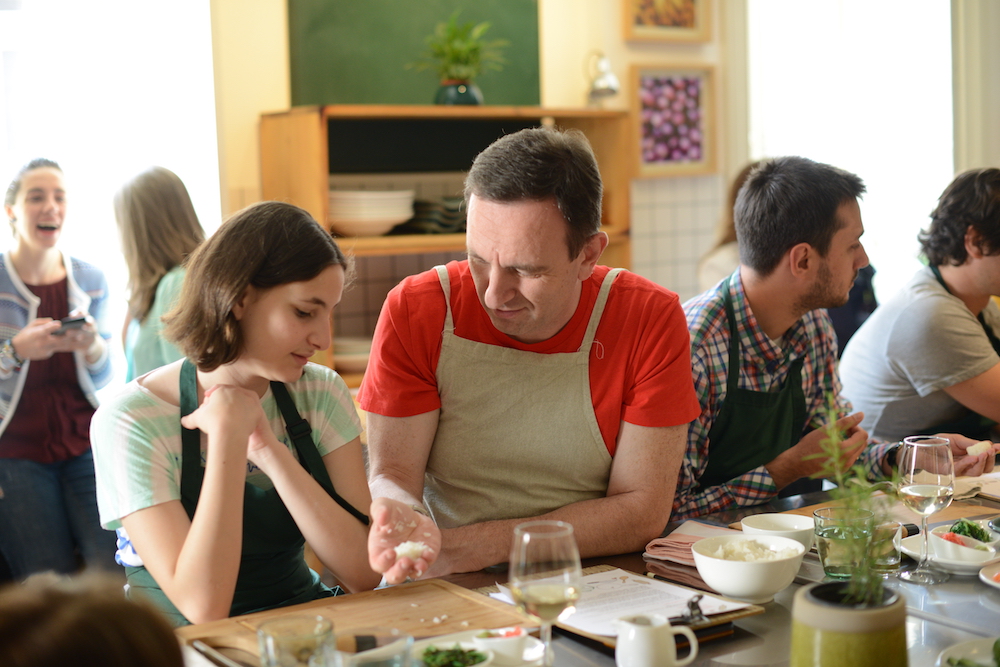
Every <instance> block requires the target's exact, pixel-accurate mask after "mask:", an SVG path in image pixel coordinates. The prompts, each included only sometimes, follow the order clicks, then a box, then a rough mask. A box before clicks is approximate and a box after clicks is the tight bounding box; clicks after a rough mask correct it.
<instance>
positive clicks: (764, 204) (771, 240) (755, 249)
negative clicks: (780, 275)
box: [734, 156, 865, 276]
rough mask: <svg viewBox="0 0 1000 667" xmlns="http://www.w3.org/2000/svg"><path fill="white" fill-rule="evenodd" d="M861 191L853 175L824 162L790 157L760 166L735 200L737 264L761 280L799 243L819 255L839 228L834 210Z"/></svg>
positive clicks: (765, 162) (858, 180)
mask: <svg viewBox="0 0 1000 667" xmlns="http://www.w3.org/2000/svg"><path fill="white" fill-rule="evenodd" d="M864 192H865V184H864V182H862V180H861V179H860V178H859V177H857V176H856V175H854V174H852V173H850V172H847V171H844V170H843V169H838V168H837V167H832V166H830V165H828V164H823V163H820V162H814V161H812V160H809V159H807V158H804V157H794V156H793V157H779V158H774V159H773V160H766V161H764V162H762V163H761V164H760V165H759V166H758V167H757V168H756V169H754V170H753V171H752V172H751V173H750V176H749V177H748V178H747V181H746V183H744V184H743V187H742V188H740V193H739V195H738V196H737V197H736V207H735V210H734V218H735V222H736V238H737V240H738V242H739V248H740V263H741V264H743V265H745V266H748V267H750V268H751V269H753V270H754V271H756V272H757V273H759V274H760V275H762V276H767V275H770V274H771V273H772V272H773V271H774V269H775V268H777V266H778V263H779V262H780V261H781V258H782V257H783V256H784V255H785V253H786V252H788V251H789V250H790V249H791V248H793V247H794V246H796V245H798V244H800V243H808V244H809V245H811V246H812V247H813V248H815V249H816V250H817V252H819V254H820V256H822V257H825V256H826V253H827V252H828V251H829V250H830V242H831V241H832V240H833V236H834V234H836V233H837V230H839V229H840V228H841V227H842V226H843V222H842V221H841V220H840V219H839V218H838V217H837V209H839V208H840V206H841V205H842V204H844V203H846V202H850V201H855V200H857V199H858V198H859V197H860V196H861V195H862V194H863V193H864Z"/></svg>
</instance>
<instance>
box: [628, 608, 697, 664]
mask: <svg viewBox="0 0 1000 667" xmlns="http://www.w3.org/2000/svg"><path fill="white" fill-rule="evenodd" d="M616 624H617V625H618V640H617V643H616V645H615V664H616V665H618V667H683V666H684V665H687V664H689V663H690V662H691V661H692V660H694V659H695V658H697V657H698V640H697V638H695V636H694V632H693V631H692V630H691V628H689V627H687V626H679V627H676V628H675V627H673V626H671V625H670V619H668V618H667V617H666V616H662V615H660V614H640V615H638V616H629V617H626V618H619V619H618V620H617V621H616ZM676 634H682V635H684V636H685V637H687V639H688V642H689V643H690V645H691V650H690V653H689V654H688V656H687V657H686V658H684V660H682V661H680V662H678V661H677V647H676V645H675V644H674V635H676Z"/></svg>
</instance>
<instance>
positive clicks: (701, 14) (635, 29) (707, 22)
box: [621, 0, 712, 42]
mask: <svg viewBox="0 0 1000 667" xmlns="http://www.w3.org/2000/svg"><path fill="white" fill-rule="evenodd" d="M621 2H622V6H623V8H624V13H625V15H624V20H623V22H622V25H624V26H625V40H626V41H650V42H707V41H709V40H710V39H711V37H712V34H711V26H712V21H711V11H712V0H621Z"/></svg>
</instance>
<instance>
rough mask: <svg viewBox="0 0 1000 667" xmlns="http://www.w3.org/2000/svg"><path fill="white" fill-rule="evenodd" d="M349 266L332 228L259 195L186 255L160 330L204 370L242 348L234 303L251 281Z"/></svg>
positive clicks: (304, 276)
mask: <svg viewBox="0 0 1000 667" xmlns="http://www.w3.org/2000/svg"><path fill="white" fill-rule="evenodd" d="M330 266H343V267H344V271H345V273H346V275H345V278H344V284H345V286H346V285H347V284H348V283H349V281H350V277H351V275H352V271H351V269H352V265H351V263H350V261H349V260H348V258H347V257H345V256H344V253H343V252H342V251H341V250H340V247H339V246H337V244H336V242H335V241H334V240H333V237H332V236H331V235H330V232H328V231H327V230H325V229H323V227H321V226H320V225H319V223H317V222H316V221H315V220H314V219H313V217H312V216H311V215H309V213H307V212H306V211H304V210H303V209H301V208H299V207H298V206H293V205H291V204H285V203H283V202H274V201H269V202H260V203H258V204H252V205H250V206H248V207H246V208H244V209H243V210H241V211H237V212H236V213H234V214H233V215H232V217H230V218H229V219H228V220H226V221H225V222H223V223H222V226H220V227H219V229H218V231H216V232H215V234H213V235H212V236H211V237H210V238H209V239H208V240H207V241H205V242H204V243H202V244H201V245H200V246H199V247H198V249H197V250H195V251H194V253H192V254H191V257H190V258H189V259H188V262H187V272H186V273H185V275H184V287H183V288H182V289H181V295H180V297H179V299H178V302H177V306H176V307H175V308H174V309H173V310H172V311H171V312H170V313H168V314H167V315H165V316H164V317H163V321H164V322H165V324H166V328H165V329H164V331H163V335H164V336H165V337H166V338H167V340H169V341H171V342H173V343H174V344H175V345H176V346H177V347H178V349H180V350H181V351H182V352H183V353H184V355H185V356H186V357H187V358H188V359H190V360H191V361H192V362H193V363H194V364H195V366H197V367H198V369H199V370H201V371H213V370H215V369H216V368H218V367H219V366H222V365H223V364H228V363H229V362H231V361H234V360H235V359H236V358H237V357H238V356H239V355H240V353H241V352H242V351H243V334H242V331H241V330H240V323H239V321H238V320H237V319H236V317H235V316H234V315H233V306H234V305H235V304H236V303H237V302H238V301H239V300H240V299H241V298H242V297H243V295H244V293H245V292H246V290H247V288H248V287H253V288H255V289H258V290H268V289H271V288H273V287H278V286H279V285H286V284H288V283H296V282H303V281H306V280H312V279H313V278H315V277H316V276H318V275H319V274H320V273H321V272H322V271H323V270H324V269H326V268H327V267H330Z"/></svg>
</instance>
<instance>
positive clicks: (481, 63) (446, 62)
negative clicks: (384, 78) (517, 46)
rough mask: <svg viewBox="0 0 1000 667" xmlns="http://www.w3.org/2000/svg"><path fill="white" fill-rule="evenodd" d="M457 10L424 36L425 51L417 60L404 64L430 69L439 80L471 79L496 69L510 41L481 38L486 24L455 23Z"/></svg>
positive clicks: (486, 28) (500, 63)
mask: <svg viewBox="0 0 1000 667" xmlns="http://www.w3.org/2000/svg"><path fill="white" fill-rule="evenodd" d="M458 14H459V10H455V12H454V13H453V14H452V15H451V17H450V18H449V19H448V22H447V23H439V24H438V25H437V28H436V29H435V30H434V34H433V35H430V36H429V37H427V39H426V40H425V41H426V43H427V51H426V52H425V53H424V54H423V56H422V58H421V60H419V61H418V62H415V63H410V64H408V65H407V66H406V67H407V68H413V69H415V70H417V71H421V70H427V69H433V70H435V71H436V72H437V74H438V77H439V78H440V79H441V80H442V81H446V80H456V81H472V80H473V79H475V78H476V77H478V76H479V75H480V74H482V73H484V72H487V71H490V70H493V71H497V72H498V71H500V70H501V69H503V66H504V65H505V64H506V63H507V61H506V60H505V59H504V57H503V47H505V46H507V45H509V44H510V42H508V41H507V40H505V39H493V40H487V39H483V33H485V32H486V31H487V30H488V29H489V27H490V24H489V22H487V21H483V22H482V23H471V22H470V23H459V22H458Z"/></svg>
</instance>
